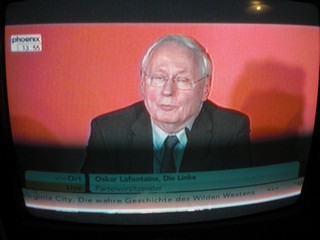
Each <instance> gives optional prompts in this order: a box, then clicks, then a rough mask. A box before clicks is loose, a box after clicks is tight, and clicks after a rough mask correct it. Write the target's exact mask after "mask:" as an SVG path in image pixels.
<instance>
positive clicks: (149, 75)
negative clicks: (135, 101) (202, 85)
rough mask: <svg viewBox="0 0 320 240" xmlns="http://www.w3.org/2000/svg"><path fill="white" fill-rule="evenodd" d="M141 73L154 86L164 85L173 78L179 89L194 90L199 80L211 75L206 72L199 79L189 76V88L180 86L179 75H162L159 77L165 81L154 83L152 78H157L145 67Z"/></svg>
mask: <svg viewBox="0 0 320 240" xmlns="http://www.w3.org/2000/svg"><path fill="white" fill-rule="evenodd" d="M141 73H142V75H143V76H146V77H147V79H149V83H148V84H150V86H153V87H163V86H164V85H165V84H166V83H167V82H168V81H169V80H172V82H173V83H174V84H175V86H176V87H177V88H178V89H179V90H192V89H193V88H194V86H195V85H196V84H197V83H198V82H200V81H202V80H203V79H205V78H208V77H209V76H208V74H206V75H205V76H203V77H201V78H199V79H197V80H190V79H189V78H186V79H188V80H189V82H188V83H190V87H188V88H181V87H179V85H178V82H177V77H178V76H174V77H165V76H161V77H159V79H160V78H161V79H163V82H161V84H160V85H153V84H152V83H154V82H153V79H152V78H155V77H153V76H151V74H148V73H146V71H145V70H143V69H142V70H141Z"/></svg>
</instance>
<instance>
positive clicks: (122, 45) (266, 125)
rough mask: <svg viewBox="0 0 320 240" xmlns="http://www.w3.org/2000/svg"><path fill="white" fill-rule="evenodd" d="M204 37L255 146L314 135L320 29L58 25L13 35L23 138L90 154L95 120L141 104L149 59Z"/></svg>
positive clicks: (227, 103) (17, 124) (218, 98)
mask: <svg viewBox="0 0 320 240" xmlns="http://www.w3.org/2000/svg"><path fill="white" fill-rule="evenodd" d="M172 33H178V34H186V35H190V36H192V37H194V38H196V39H197V40H198V41H199V42H200V43H202V44H203V45H204V46H205V47H206V48H207V50H208V52H209V53H210V54H211V56H212V58H213V60H214V63H215V74H214V82H213V86H212V91H211V95H210V99H211V100H213V101H215V102H216V103H217V104H219V105H222V106H224V107H229V108H234V109H237V110H240V111H243V112H245V113H246V114H248V115H249V117H250V118H251V125H252V126H251V127H252V138H253V139H260V138H267V137H273V136H277V137H281V136H286V135H288V134H291V133H300V134H309V133H311V131H312V128H313V124H314V117H315V107H316V100H317V90H318V74H319V70H318V67H319V29H318V28H316V27H302V26H285V25H282V26H281V25H245V24H242V25H241V24H238V25H231V24H218V25H210V24H201V25H187V24H157V25H153V24H149V25H148V24H130V25H125V24H95V25H90V24H81V25H80V24H78V25H77V24H60V25H58V24H52V25H32V26H10V27H7V28H6V43H7V46H6V68H7V87H8V97H9V110H10V116H11V123H12V132H13V136H14V139H15V140H17V141H23V142H34V143H43V144H57V145H75V146H83V145H86V143H87V139H88V137H89V133H90V120H91V119H92V118H93V117H95V116H97V115H99V114H102V113H105V112H109V111H111V110H114V109H118V108H121V107H125V106H127V105H129V104H131V103H132V102H135V101H138V100H140V99H141V96H140V94H139V89H138V81H139V69H140V61H141V58H142V56H143V54H144V52H145V50H146V49H147V47H148V46H149V45H150V44H151V43H153V42H154V41H155V40H156V39H158V38H159V37H161V36H163V35H166V34H172ZM12 34H41V35H42V48H43V50H42V51H41V52H33V53H14V52H10V35H12Z"/></svg>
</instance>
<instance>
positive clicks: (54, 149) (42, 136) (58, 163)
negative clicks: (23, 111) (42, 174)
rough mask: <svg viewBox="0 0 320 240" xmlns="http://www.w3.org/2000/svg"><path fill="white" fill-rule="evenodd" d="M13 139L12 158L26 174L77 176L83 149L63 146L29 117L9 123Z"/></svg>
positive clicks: (42, 125)
mask: <svg viewBox="0 0 320 240" xmlns="http://www.w3.org/2000/svg"><path fill="white" fill-rule="evenodd" d="M11 129H12V130H13V135H14V136H15V140H16V145H15V157H16V159H17V160H18V163H19V166H20V167H21V171H22V174H23V173H24V171H25V170H39V171H56V172H79V171H80V167H81V165H82V161H83V158H84V151H85V150H84V149H83V148H79V147H73V146H65V145H63V143H61V142H59V140H58V138H57V137H56V136H55V135H54V134H53V133H52V132H51V131H50V130H49V129H48V128H47V127H46V126H45V125H44V124H42V123H41V122H39V121H37V120H36V119H33V118H31V117H28V116H15V117H13V118H12V119H11Z"/></svg>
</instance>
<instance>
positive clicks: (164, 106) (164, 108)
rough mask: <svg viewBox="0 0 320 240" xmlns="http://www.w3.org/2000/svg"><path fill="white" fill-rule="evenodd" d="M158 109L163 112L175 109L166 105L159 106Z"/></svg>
mask: <svg viewBox="0 0 320 240" xmlns="http://www.w3.org/2000/svg"><path fill="white" fill-rule="evenodd" d="M159 107H160V109H161V110H163V111H172V110H174V109H175V108H176V107H175V106H173V105H168V104H161V105H159Z"/></svg>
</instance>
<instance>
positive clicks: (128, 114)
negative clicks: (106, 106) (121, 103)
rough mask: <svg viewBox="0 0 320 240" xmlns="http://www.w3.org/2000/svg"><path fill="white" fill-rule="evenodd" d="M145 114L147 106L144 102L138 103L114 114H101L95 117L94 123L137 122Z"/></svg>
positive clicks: (113, 112)
mask: <svg viewBox="0 0 320 240" xmlns="http://www.w3.org/2000/svg"><path fill="white" fill-rule="evenodd" d="M143 112H145V106H144V103H143V102H142V101H140V102H136V103H134V104H132V105H130V106H127V107H125V108H121V109H118V110H115V111H112V112H108V113H104V114H101V115H99V116H97V117H95V118H94V119H93V120H92V122H95V123H98V122H99V123H108V122H112V123H118V124H121V123H125V122H131V121H135V120H136V119H137V118H138V117H139V116H140V115H141V114H142V113H143Z"/></svg>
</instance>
